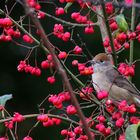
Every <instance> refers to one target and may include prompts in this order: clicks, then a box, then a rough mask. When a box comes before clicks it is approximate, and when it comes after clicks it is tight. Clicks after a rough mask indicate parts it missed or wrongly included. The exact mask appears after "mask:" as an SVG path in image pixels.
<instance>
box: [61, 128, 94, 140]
mask: <svg viewBox="0 0 140 140" xmlns="http://www.w3.org/2000/svg"><path fill="white" fill-rule="evenodd" d="M61 135H62V136H64V137H67V138H69V140H75V139H76V140H87V139H88V137H87V136H86V135H84V132H83V129H82V128H81V127H80V126H77V127H75V128H74V129H73V130H72V129H70V130H67V129H63V130H61ZM91 135H92V137H93V138H94V133H93V132H91Z"/></svg>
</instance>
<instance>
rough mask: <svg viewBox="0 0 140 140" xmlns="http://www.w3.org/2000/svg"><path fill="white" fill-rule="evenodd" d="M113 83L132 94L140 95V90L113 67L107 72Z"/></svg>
mask: <svg viewBox="0 0 140 140" xmlns="http://www.w3.org/2000/svg"><path fill="white" fill-rule="evenodd" d="M106 75H107V77H109V81H110V82H111V83H112V85H116V86H118V87H120V88H123V89H126V90H128V91H129V92H130V93H131V94H134V95H138V96H140V91H139V90H138V89H137V88H136V87H135V86H134V85H133V84H132V83H131V82H130V81H129V80H128V79H127V78H126V77H125V76H124V75H122V74H121V73H120V72H119V71H118V70H117V69H115V68H111V69H110V70H108V71H107V72H106Z"/></svg>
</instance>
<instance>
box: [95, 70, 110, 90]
mask: <svg viewBox="0 0 140 140" xmlns="http://www.w3.org/2000/svg"><path fill="white" fill-rule="evenodd" d="M92 81H93V86H94V88H95V90H96V91H97V92H98V91H100V90H105V91H109V90H110V87H111V83H110V82H109V80H108V78H107V77H106V75H105V74H104V72H103V73H98V72H97V73H94V74H93V75H92Z"/></svg>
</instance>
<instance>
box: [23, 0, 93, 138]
mask: <svg viewBox="0 0 140 140" xmlns="http://www.w3.org/2000/svg"><path fill="white" fill-rule="evenodd" d="M25 10H26V13H27V14H28V15H29V16H30V17H31V19H32V21H33V23H34V24H35V26H36V27H37V29H38V30H39V31H40V37H41V38H42V41H43V43H44V45H45V46H46V47H47V49H48V50H49V52H50V54H51V55H52V57H53V61H54V63H55V68H56V70H57V71H58V72H59V74H60V75H61V77H62V80H63V82H64V83H65V85H66V87H67V90H68V91H69V93H70V96H71V100H72V102H73V104H74V106H75V107H76V109H77V114H78V115H79V117H80V119H81V121H82V124H83V127H84V129H85V132H86V134H87V136H88V139H89V140H93V138H92V136H91V132H90V130H89V127H88V125H87V123H86V121H85V120H86V118H85V116H84V115H83V113H82V111H81V109H80V105H79V103H78V101H77V99H76V96H75V94H74V93H73V90H72V86H71V84H70V83H69V80H68V77H67V75H66V72H65V70H64V69H63V67H62V65H61V63H60V62H59V60H58V58H57V56H56V54H55V52H54V49H53V48H54V46H53V44H51V42H50V41H49V39H48V38H47V36H46V34H45V32H44V29H43V27H42V26H41V23H40V22H39V20H38V19H37V18H36V16H35V14H34V11H33V9H31V8H30V7H29V6H28V3H27V1H26V0H25Z"/></svg>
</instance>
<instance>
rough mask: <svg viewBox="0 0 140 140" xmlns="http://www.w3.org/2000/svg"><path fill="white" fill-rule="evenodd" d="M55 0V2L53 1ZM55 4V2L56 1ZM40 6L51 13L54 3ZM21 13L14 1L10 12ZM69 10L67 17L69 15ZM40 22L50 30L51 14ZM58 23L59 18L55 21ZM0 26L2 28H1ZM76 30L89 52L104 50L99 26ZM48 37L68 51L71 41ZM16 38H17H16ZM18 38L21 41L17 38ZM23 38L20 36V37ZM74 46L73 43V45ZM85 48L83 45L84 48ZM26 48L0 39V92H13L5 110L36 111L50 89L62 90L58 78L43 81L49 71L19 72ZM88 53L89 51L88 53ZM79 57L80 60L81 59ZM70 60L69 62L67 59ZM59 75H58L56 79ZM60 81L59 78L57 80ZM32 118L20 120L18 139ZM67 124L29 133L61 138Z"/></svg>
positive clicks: (37, 139) (46, 139)
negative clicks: (87, 31) (88, 30)
mask: <svg viewBox="0 0 140 140" xmlns="http://www.w3.org/2000/svg"><path fill="white" fill-rule="evenodd" d="M5 2H6V1H0V5H1V8H4V4H5ZM13 3H14V1H10V2H9V3H7V5H8V6H9V8H10V7H11V6H12V4H13ZM55 3H56V2H55ZM56 4H58V3H56ZM78 8H79V7H78V5H73V6H72V7H71V8H70V9H69V10H70V11H69V12H71V11H77V9H78ZM43 10H44V11H47V12H48V13H50V14H54V7H53V6H52V5H50V4H48V5H44V6H43ZM22 13H24V10H23V8H22V7H21V6H20V5H17V6H16V7H15V8H14V10H13V12H12V13H11V16H12V17H13V18H14V19H19V15H22ZM129 13H130V11H129V9H128V10H127V14H128V15H127V16H129ZM69 16H70V15H69V14H67V16H66V17H61V18H67V19H69ZM41 22H42V23H43V26H44V29H45V31H46V33H47V34H48V33H50V32H52V30H53V26H52V25H53V24H54V23H55V21H54V20H52V19H50V18H48V17H47V18H46V19H45V20H41ZM57 23H58V22H57ZM0 30H1V29H0ZM77 33H79V34H80V36H81V38H82V40H83V41H84V42H85V43H86V47H87V48H88V49H89V51H90V52H91V54H92V55H93V56H94V55H95V54H97V53H99V52H103V46H102V41H101V35H100V33H99V29H98V28H95V33H94V34H92V35H84V32H83V28H76V29H75V32H74V36H75V37H76V34H77ZM50 40H51V42H52V43H54V45H57V46H58V47H59V48H61V50H66V51H68V50H69V49H70V46H73V45H72V44H71V43H70V42H68V43H64V42H63V41H61V40H59V39H57V38H56V37H50ZM18 41H19V40H18ZM75 41H76V42H79V39H78V38H76V39H75ZM19 42H20V41H19ZM21 42H22V40H21ZM73 47H74V46H73ZM83 49H84V48H83ZM27 52H28V50H27V49H24V48H21V47H19V46H16V45H15V44H13V43H3V42H0V95H4V94H12V95H13V99H12V100H10V101H8V102H7V105H6V107H7V110H8V111H9V112H10V113H11V114H13V112H19V113H21V114H31V113H38V107H37V105H38V104H39V103H40V102H41V101H42V100H43V99H44V98H45V97H46V96H47V95H48V94H50V93H59V92H61V90H62V85H60V84H59V83H60V82H59V80H58V81H57V82H56V83H55V85H54V86H52V85H50V84H48V83H47V81H46V77H47V76H49V75H50V72H49V71H42V75H41V76H40V77H35V76H31V75H29V74H25V73H24V72H22V73H20V72H18V71H17V66H18V64H19V62H20V60H23V59H24V58H25V55H26V54H27ZM128 54H129V51H128V50H126V51H125V52H122V53H121V54H120V55H119V61H120V60H125V59H126V58H128ZM87 55H88V54H87ZM34 57H35V56H34V53H33V55H32V56H31V58H30V62H31V63H33V65H34ZM44 59H45V54H44V53H43V51H42V50H38V52H37V60H38V65H39V66H40V62H41V61H42V60H44ZM134 59H140V45H139V43H138V42H137V41H136V42H135V47H134ZM81 61H82V60H81ZM68 63H70V62H68ZM139 71H140V63H137V65H136V75H135V77H134V78H133V82H134V83H135V85H136V87H137V88H138V89H140V84H139V83H140V78H139V77H140V72H139ZM58 78H59V79H61V78H60V77H58V76H57V79H58ZM60 81H61V80H60ZM45 106H46V107H47V106H49V104H47V103H46V104H45ZM34 123H35V122H34V120H31V119H29V120H27V121H25V122H24V123H22V124H21V125H20V126H21V127H19V129H18V134H19V135H20V139H21V138H23V136H25V135H27V133H28V131H29V129H30V128H31V127H32V125H33V124H34ZM66 126H67V125H66V124H62V125H61V126H58V127H56V126H53V127H49V128H43V127H42V126H41V125H39V126H38V127H37V128H35V129H34V131H33V132H32V133H31V136H32V137H33V138H34V140H50V139H51V140H54V139H55V140H59V139H62V137H61V136H60V130H61V129H62V128H66Z"/></svg>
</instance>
